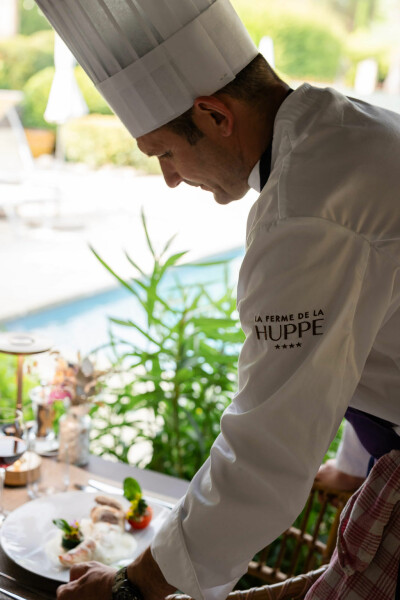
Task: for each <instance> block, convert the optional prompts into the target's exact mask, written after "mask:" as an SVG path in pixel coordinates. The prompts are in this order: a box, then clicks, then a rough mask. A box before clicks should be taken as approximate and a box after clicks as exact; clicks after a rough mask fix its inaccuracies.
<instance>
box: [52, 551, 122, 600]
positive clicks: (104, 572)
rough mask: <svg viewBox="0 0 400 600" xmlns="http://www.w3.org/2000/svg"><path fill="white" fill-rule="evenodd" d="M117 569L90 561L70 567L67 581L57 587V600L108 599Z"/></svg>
mask: <svg viewBox="0 0 400 600" xmlns="http://www.w3.org/2000/svg"><path fill="white" fill-rule="evenodd" d="M116 572H117V569H114V568H113V567H107V566H106V565H103V564H101V563H99V562H95V561H90V562H84V563H79V564H77V565H73V566H72V567H71V571H70V575H69V583H66V584H64V585H60V586H59V587H58V588H57V598H58V600H69V599H70V598H74V599H76V598H79V599H80V600H110V598H111V588H112V586H113V583H114V577H115V573H116Z"/></svg>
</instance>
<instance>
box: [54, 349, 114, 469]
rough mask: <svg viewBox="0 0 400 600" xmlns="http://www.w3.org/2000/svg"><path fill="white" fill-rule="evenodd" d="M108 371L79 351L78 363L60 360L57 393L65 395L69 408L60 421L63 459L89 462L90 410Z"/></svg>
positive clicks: (60, 395)
mask: <svg viewBox="0 0 400 600" xmlns="http://www.w3.org/2000/svg"><path fill="white" fill-rule="evenodd" d="M104 373H105V372H104V371H98V370H96V369H95V367H94V364H93V363H92V362H91V361H90V360H89V358H84V359H81V357H80V355H79V354H78V361H77V362H76V363H68V362H67V361H65V359H63V358H62V357H59V358H58V359H57V368H56V373H55V377H54V384H53V395H54V396H56V397H57V398H58V399H61V398H62V399H63V401H64V404H65V405H66V408H67V410H66V413H65V414H64V415H62V417H61V418H60V422H59V449H58V456H59V458H60V460H63V461H65V462H69V463H71V464H74V465H78V466H83V465H85V464H87V463H88V461H89V434H90V425H91V418H90V415H89V410H90V408H91V406H92V404H93V403H94V400H93V398H94V396H95V394H97V393H98V391H99V387H100V385H99V383H100V382H99V380H100V378H101V377H102V375H104Z"/></svg>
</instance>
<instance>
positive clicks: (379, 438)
mask: <svg viewBox="0 0 400 600" xmlns="http://www.w3.org/2000/svg"><path fill="white" fill-rule="evenodd" d="M344 416H345V418H346V419H347V421H349V423H351V424H352V426H353V427H354V430H355V432H356V434H357V437H358V439H359V440H360V442H361V443H362V445H363V446H364V448H365V449H366V450H367V452H369V453H370V454H371V456H373V457H374V458H380V457H381V456H383V455H384V454H387V453H388V452H390V451H391V450H400V436H399V435H397V433H396V432H395V431H394V430H393V423H390V422H389V421H385V419H381V418H379V417H375V416H374V415H370V414H368V413H365V412H362V411H361V410H357V409H356V408H348V409H347V410H346V414H345V415H344Z"/></svg>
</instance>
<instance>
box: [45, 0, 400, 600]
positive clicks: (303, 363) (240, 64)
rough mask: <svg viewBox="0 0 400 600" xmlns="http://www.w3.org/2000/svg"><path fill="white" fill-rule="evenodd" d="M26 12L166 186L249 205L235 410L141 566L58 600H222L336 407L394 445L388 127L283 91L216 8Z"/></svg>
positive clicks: (75, 577)
mask: <svg viewBox="0 0 400 600" xmlns="http://www.w3.org/2000/svg"><path fill="white" fill-rule="evenodd" d="M37 3H38V4H39V6H40V7H41V8H42V10H43V11H44V13H45V14H46V15H47V17H48V19H49V20H50V22H51V23H52V24H53V26H54V27H55V29H56V30H57V31H58V33H59V34H60V35H61V37H63V38H64V40H65V41H66V43H67V44H68V45H69V47H70V48H71V50H72V51H73V53H74V54H75V56H76V57H77V59H78V61H79V62H80V63H81V64H82V66H83V68H84V69H85V70H86V71H87V73H88V74H89V75H90V76H91V77H92V79H93V81H94V82H95V83H96V85H97V87H98V89H99V90H100V91H101V93H102V94H103V95H104V97H105V98H106V99H107V100H108V102H109V103H110V105H111V106H112V107H113V109H114V111H115V112H116V113H117V114H118V115H119V116H120V118H121V120H122V121H123V122H124V124H125V125H126V127H127V128H128V129H129V131H130V132H131V133H132V135H133V136H134V137H135V138H137V142H138V146H139V148H140V150H141V151H142V152H144V153H146V154H147V155H151V156H156V157H157V158H158V159H159V161H160V165H161V169H162V172H163V175H164V178H165V181H166V183H167V184H168V185H169V186H171V187H176V186H177V185H179V184H180V183H182V182H185V183H187V184H189V185H195V186H200V187H201V188H202V189H204V190H206V191H209V192H211V193H212V194H213V195H214V198H215V200H216V201H217V202H219V203H222V204H226V203H228V202H231V201H233V200H239V199H240V198H242V197H243V195H244V194H245V193H246V191H247V190H248V189H249V187H253V188H254V189H256V190H257V191H259V192H260V196H259V198H258V200H257V201H256V202H255V204H254V205H253V207H252V208H251V211H250V214H249V217H248V223H247V234H246V254H245V257H244V260H243V264H242V267H241V271H240V275H239V283H238V292H237V303H238V310H239V314H240V320H241V325H242V328H243V330H244V332H245V335H246V340H245V343H244V346H243V349H242V352H241V355H240V360H239V384H238V392H237V394H236V396H235V399H234V401H233V402H232V404H231V405H230V406H229V407H228V408H227V410H226V411H225V413H224V415H223V417H222V419H221V433H220V435H219V436H218V438H217V439H216V441H215V443H214V445H213V447H212V449H211V453H210V457H209V459H208V460H207V461H206V462H205V464H204V465H203V466H202V468H201V469H200V470H199V472H198V473H197V474H196V476H195V477H194V479H193V481H192V483H191V485H190V488H189V491H188V493H187V494H186V496H185V497H184V498H183V499H182V500H181V501H180V502H179V503H178V504H177V506H176V507H175V508H174V510H173V511H172V512H171V515H170V517H169V518H168V520H167V521H166V522H165V524H164V525H163V527H162V529H161V530H160V531H159V533H158V534H157V535H156V537H155V539H154V541H153V543H152V545H151V548H149V549H147V550H146V551H145V552H144V554H143V555H142V556H140V557H139V558H138V559H137V560H136V561H135V562H134V563H132V564H131V565H129V566H128V567H127V569H122V570H121V571H119V572H117V573H116V572H115V570H114V569H111V568H109V567H104V566H102V565H99V564H96V563H95V564H93V563H89V564H82V565H77V566H76V567H74V568H73V569H72V570H71V582H70V583H69V584H66V585H63V586H61V587H60V588H59V592H58V595H59V598H60V600H69V599H70V598H79V599H80V600H89V599H96V600H101V599H104V600H108V599H110V598H114V599H115V600H120V599H122V598H132V599H133V598H137V599H140V598H144V600H158V599H159V598H160V597H164V595H166V594H168V593H171V592H173V591H174V590H176V589H179V590H181V591H183V592H185V593H187V594H189V595H191V596H193V597H194V598H196V600H201V599H203V598H204V599H205V600H222V599H223V598H225V596H226V595H227V593H228V592H229V591H230V590H231V589H232V588H233V586H234V585H235V583H236V581H237V580H238V579H239V577H240V576H241V575H242V574H243V573H244V572H245V571H246V568H247V564H248V561H249V560H250V559H251V558H252V556H253V555H254V554H255V553H256V552H257V551H258V550H259V549H260V548H262V547H263V546H265V545H266V544H268V543H269V542H271V541H272V540H274V539H275V538H276V537H277V536H279V535H280V534H281V533H282V532H283V531H284V530H285V529H286V528H287V527H288V526H289V525H290V524H291V523H292V522H293V520H294V519H295V517H296V516H297V515H298V514H299V512H300V511H301V509H302V507H303V505H304V502H305V500H306V498H307V495H308V493H309V490H310V488H311V485H312V481H313V479H314V476H315V474H316V473H317V470H318V467H319V465H320V463H321V461H322V459H323V456H324V454H325V452H326V450H327V448H328V446H329V444H330V442H331V440H332V439H333V437H334V435H335V433H336V431H337V429H338V427H339V425H340V422H341V420H342V418H343V416H344V414H345V412H346V410H347V409H348V408H349V407H351V409H352V410H351V411H350V412H351V413H352V415H350V418H351V419H352V420H351V423H352V427H353V428H354V431H356V432H357V430H358V426H359V421H360V420H361V421H363V420H364V423H363V424H362V425H361V429H362V430H363V431H364V433H365V432H366V427H365V426H366V425H367V429H368V431H367V432H366V433H365V435H364V440H365V439H367V440H368V439H373V437H374V431H373V429H374V426H375V425H376V426H378V429H379V428H380V431H381V430H382V428H383V430H384V433H383V439H384V440H385V439H386V437H388V438H390V444H391V447H396V444H397V445H398V444H399V440H400V437H399V435H398V431H399V430H398V425H399V424H400V402H399V399H398V389H399V387H400V370H399V369H400V361H399V357H400V336H399V333H398V332H399V328H400V275H399V272H400V270H399V263H400V202H399V198H398V196H399V190H400V169H399V168H398V157H399V155H400V117H399V116H398V115H396V114H394V113H391V112H389V111H385V110H382V109H379V108H376V107H373V106H370V105H368V104H365V103H363V102H361V101H358V100H354V99H350V98H347V97H345V96H343V95H341V94H339V93H338V92H336V91H334V90H332V89H329V88H328V89H320V88H315V87H312V86H310V85H308V84H304V85H302V86H300V87H299V88H298V89H296V90H294V91H291V90H290V89H289V86H288V85H287V84H286V83H284V82H283V81H281V80H280V79H279V78H278V77H277V76H276V74H275V73H274V72H273V71H272V70H271V68H270V67H269V65H268V64H267V63H266V61H265V60H264V59H263V57H262V56H260V55H258V54H257V50H256V48H255V47H254V45H253V43H252V42H251V40H250V38H249V36H248V34H247V32H246V30H245V29H244V27H243V25H242V23H241V22H240V20H239V19H238V17H237V15H236V13H235V12H234V11H233V9H232V7H231V5H230V4H229V2H228V0H215V1H213V0H174V1H172V0H146V1H144V0H119V2H111V0H107V1H106V0H97V1H96V2H88V0H63V1H61V0H37ZM366 422H367V423H366ZM374 424H375V425H374ZM371 427H372V429H371ZM385 432H386V433H385ZM357 435H358V433H357ZM360 435H361V434H360ZM361 437H362V435H361ZM360 439H361V438H360ZM367 445H368V444H367ZM393 445H394V446H393ZM382 448H383V447H382V445H380V448H379V449H378V450H377V452H380V451H382ZM366 451H367V452H368V453H370V452H371V449H370V448H366ZM374 451H375V449H374Z"/></svg>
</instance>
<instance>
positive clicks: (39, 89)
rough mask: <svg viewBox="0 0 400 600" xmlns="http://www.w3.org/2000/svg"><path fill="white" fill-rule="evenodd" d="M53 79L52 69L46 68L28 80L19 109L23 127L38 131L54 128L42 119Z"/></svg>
mask: <svg viewBox="0 0 400 600" xmlns="http://www.w3.org/2000/svg"><path fill="white" fill-rule="evenodd" d="M53 77H54V67H47V68H46V69H42V70H41V71H39V72H38V73H36V75H33V76H32V77H31V78H30V79H28V81H27V83H26V85H25V86H24V88H23V92H24V99H23V101H22V104H21V107H20V112H21V120H22V124H23V126H24V127H32V128H39V129H54V128H55V125H53V124H51V123H48V122H47V121H45V119H44V117H43V115H44V111H45V110H46V106H47V100H48V98H49V93H50V88H51V83H52V81H53Z"/></svg>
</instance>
